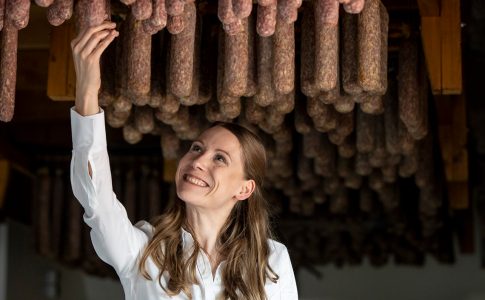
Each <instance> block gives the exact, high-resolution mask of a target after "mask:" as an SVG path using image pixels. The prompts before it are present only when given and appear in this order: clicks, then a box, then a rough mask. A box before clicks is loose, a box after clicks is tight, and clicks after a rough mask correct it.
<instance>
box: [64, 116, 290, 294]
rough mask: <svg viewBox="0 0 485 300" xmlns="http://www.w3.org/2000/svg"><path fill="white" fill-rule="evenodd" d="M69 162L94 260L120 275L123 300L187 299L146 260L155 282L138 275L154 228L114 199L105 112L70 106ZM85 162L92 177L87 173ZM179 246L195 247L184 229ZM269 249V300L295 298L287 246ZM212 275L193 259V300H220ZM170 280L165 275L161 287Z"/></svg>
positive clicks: (271, 242)
mask: <svg viewBox="0 0 485 300" xmlns="http://www.w3.org/2000/svg"><path fill="white" fill-rule="evenodd" d="M71 130H72V143H73V150H72V159H71V185H72V190H73V192H74V195H75V197H76V198H77V199H78V200H79V202H80V203H81V205H82V206H83V207H84V216H83V217H84V221H85V222H86V224H87V225H88V226H89V227H91V240H92V242H93V245H94V249H95V250H96V253H97V254H98V256H99V257H100V258H101V259H102V260H103V261H104V262H106V263H108V264H110V265H111V266H112V267H113V268H114V269H115V271H116V273H117V274H118V276H119V278H120V280H121V284H122V286H123V290H124V293H125V299H126V300H135V299H136V300H155V299H188V297H187V296H186V295H185V294H184V293H183V292H182V293H180V294H179V295H177V296H175V297H170V296H168V295H167V294H166V293H165V292H164V291H163V289H162V288H161V287H160V285H159V283H158V280H157V278H158V273H159V271H158V268H157V267H156V265H155V264H154V263H153V261H152V260H151V259H150V258H149V259H148V260H147V264H146V266H147V271H148V273H149V274H150V276H151V277H152V279H153V280H147V279H145V278H144V277H143V276H142V275H141V274H139V272H138V261H139V258H140V256H141V254H142V253H143V250H144V248H145V246H146V245H147V243H148V241H149V240H150V238H151V237H152V235H153V226H152V225H150V224H149V223H148V222H146V221H140V222H138V223H136V224H135V225H132V223H131V222H130V220H129V219H128V216H127V214H126V210H125V208H124V207H123V205H122V204H121V203H120V202H119V201H118V199H117V197H116V195H115V193H114V192H113V188H112V181H111V171H110V165H109V157H108V151H107V147H106V131H105V121H104V111H103V110H102V109H100V112H99V113H98V114H95V115H91V116H86V117H83V116H81V115H80V114H78V113H77V112H76V111H75V110H74V108H71ZM88 161H89V163H90V165H91V170H92V178H91V177H90V176H89V173H88ZM181 234H182V242H183V248H184V250H186V253H189V251H190V249H191V248H192V245H193V238H192V236H191V234H190V233H188V232H187V231H185V230H183V229H182V233H181ZM268 243H269V245H270V250H271V253H270V256H269V265H270V266H271V268H272V269H273V270H274V271H275V272H276V274H278V276H279V280H278V281H277V283H273V282H272V281H271V280H266V283H265V291H266V295H267V298H268V299H285V300H293V299H298V294H297V289H296V282H295V276H294V274H293V269H292V266H291V261H290V257H289V255H288V250H287V249H286V247H285V246H284V245H283V244H281V243H278V242H276V241H274V240H268ZM223 265H224V262H222V263H221V264H220V265H219V267H218V268H217V270H216V273H215V276H214V278H213V277H212V272H211V266H210V263H209V259H208V258H207V256H206V255H205V254H204V253H203V252H202V251H200V252H199V256H198V258H197V279H198V281H199V283H200V284H196V285H192V286H191V292H192V296H193V299H205V300H212V299H222V291H223V286H222V281H221V267H222V266H223ZM168 278H169V276H168V273H167V272H165V273H164V274H163V276H162V284H164V286H166V283H167V280H168Z"/></svg>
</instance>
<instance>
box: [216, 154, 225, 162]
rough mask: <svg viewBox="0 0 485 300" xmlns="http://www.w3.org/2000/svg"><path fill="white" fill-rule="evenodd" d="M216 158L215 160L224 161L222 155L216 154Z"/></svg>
mask: <svg viewBox="0 0 485 300" xmlns="http://www.w3.org/2000/svg"><path fill="white" fill-rule="evenodd" d="M215 158H216V160H217V161H220V162H223V163H226V159H225V158H224V156H222V155H216V157H215Z"/></svg>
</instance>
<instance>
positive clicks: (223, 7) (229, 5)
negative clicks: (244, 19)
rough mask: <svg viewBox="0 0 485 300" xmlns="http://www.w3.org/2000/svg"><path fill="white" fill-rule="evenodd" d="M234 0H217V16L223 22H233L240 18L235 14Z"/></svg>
mask: <svg viewBox="0 0 485 300" xmlns="http://www.w3.org/2000/svg"><path fill="white" fill-rule="evenodd" d="M233 1H234V0H220V1H218V2H217V16H218V17H219V20H221V22H222V24H231V23H234V22H236V21H237V20H238V19H239V18H238V17H236V15H235V14H234V10H233Z"/></svg>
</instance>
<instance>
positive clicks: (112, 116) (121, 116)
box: [105, 103, 131, 128]
mask: <svg viewBox="0 0 485 300" xmlns="http://www.w3.org/2000/svg"><path fill="white" fill-rule="evenodd" d="M129 104H130V109H131V103H129ZM105 113H106V122H107V123H108V125H109V126H111V127H113V128H121V127H123V125H125V123H126V121H127V120H128V118H129V117H130V115H131V110H127V111H116V109H115V107H114V103H113V104H111V105H108V106H107V107H106V110H105Z"/></svg>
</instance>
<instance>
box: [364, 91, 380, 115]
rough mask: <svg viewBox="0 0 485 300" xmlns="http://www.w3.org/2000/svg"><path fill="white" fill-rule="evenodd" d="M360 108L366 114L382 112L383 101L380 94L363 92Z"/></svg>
mask: <svg viewBox="0 0 485 300" xmlns="http://www.w3.org/2000/svg"><path fill="white" fill-rule="evenodd" d="M360 109H362V111H363V112H365V113H366V114H371V115H379V114H382V113H383V112H384V101H383V98H382V96H381V95H374V94H368V93H365V94H363V95H362V102H361V103H360Z"/></svg>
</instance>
